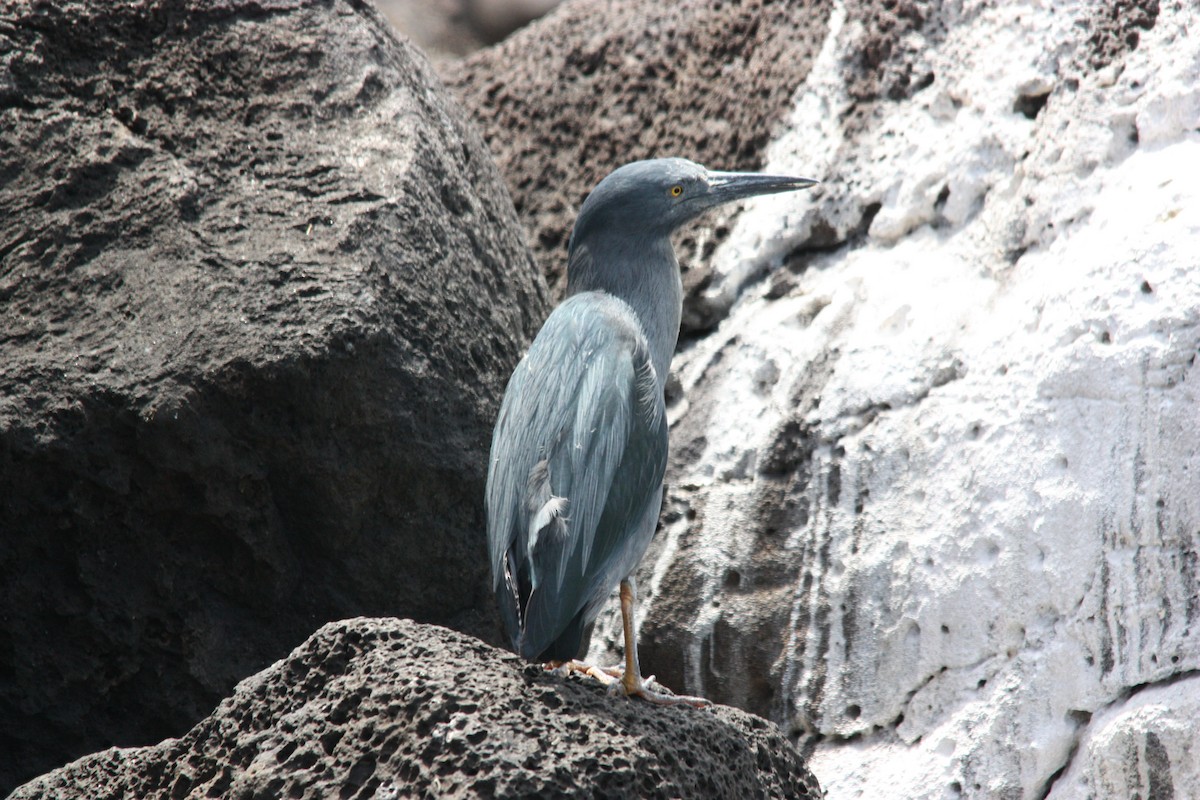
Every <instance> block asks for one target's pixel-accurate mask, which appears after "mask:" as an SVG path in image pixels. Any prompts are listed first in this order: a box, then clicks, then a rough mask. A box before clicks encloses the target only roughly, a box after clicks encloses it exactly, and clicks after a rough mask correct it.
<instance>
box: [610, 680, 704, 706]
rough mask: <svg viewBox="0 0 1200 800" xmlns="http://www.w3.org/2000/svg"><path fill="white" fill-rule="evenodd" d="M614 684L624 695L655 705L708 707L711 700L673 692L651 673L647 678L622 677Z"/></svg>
mask: <svg viewBox="0 0 1200 800" xmlns="http://www.w3.org/2000/svg"><path fill="white" fill-rule="evenodd" d="M614 686H616V687H618V691H620V692H621V693H622V694H624V695H625V696H626V697H640V698H642V699H643V700H645V701H646V702H647V703H654V704H655V705H657V706H691V707H692V708H708V707H710V706H711V705H712V701H711V700H706V699H705V698H703V697H693V696H691V695H686V694H675V693H674V692H672V691H671V690H670V689H668V688H667V687H665V686H663V685H662V684H661V683H659V682H658V681H657V680H655V679H654V676H653V675H651V676H650V677H649V678H637V677H633V678H625V677H622V678H621V680H620V681H619V682H614ZM609 691H610V692H612V691H613V686H610V687H609Z"/></svg>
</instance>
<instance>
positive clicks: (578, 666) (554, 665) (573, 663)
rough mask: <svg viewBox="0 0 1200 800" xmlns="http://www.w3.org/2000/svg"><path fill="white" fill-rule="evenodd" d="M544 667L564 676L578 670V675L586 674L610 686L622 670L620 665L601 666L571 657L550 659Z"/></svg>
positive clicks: (616, 680) (619, 676)
mask: <svg viewBox="0 0 1200 800" xmlns="http://www.w3.org/2000/svg"><path fill="white" fill-rule="evenodd" d="M546 669H548V670H553V671H554V672H556V673H558V674H559V675H562V676H563V677H564V678H565V677H566V676H568V675H570V674H571V673H572V672H578V673H579V674H580V675H588V676H590V677H592V678H595V679H596V680H598V681H600V682H601V683H603V684H604V685H605V686H611V685H612V684H614V683H617V682H618V681H619V680H620V679H621V675H622V673H623V672H624V670H623V669H622V668H621V667H601V666H600V665H598V664H589V663H587V662H586V661H580V660H578V659H572V660H570V661H550V662H548V663H547V664H546Z"/></svg>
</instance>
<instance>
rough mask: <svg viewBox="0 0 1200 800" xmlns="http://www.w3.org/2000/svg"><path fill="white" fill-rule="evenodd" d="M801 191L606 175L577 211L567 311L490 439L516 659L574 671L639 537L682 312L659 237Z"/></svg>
mask: <svg viewBox="0 0 1200 800" xmlns="http://www.w3.org/2000/svg"><path fill="white" fill-rule="evenodd" d="M813 183H815V182H814V181H811V180H808V179H804V178H784V177H775V176H766V175H757V174H754V173H721V172H710V171H709V170H706V169H704V168H703V167H701V166H700V165H698V164H694V163H692V162H690V161H686V160H684V159H677V158H672V159H658V160H654V161H639V162H635V163H633V164H628V165H626V166H624V167H621V168H620V169H618V170H616V171H615V172H613V173H612V174H610V175H609V176H608V177H607V178H605V179H604V180H603V181H601V182H600V184H599V185H598V186H597V187H596V188H595V189H594V190H593V191H592V193H591V194H590V195H589V196H588V198H587V200H586V201H585V202H584V204H583V208H582V209H581V210H580V213H579V217H578V219H577V220H576V223H575V229H574V231H573V232H572V234H571V242H570V246H569V255H568V263H567V297H566V299H565V300H564V301H563V302H562V303H561V304H560V305H559V306H558V307H557V308H556V309H554V311H553V313H551V314H550V316H549V318H547V320H546V322H545V324H544V326H543V327H542V329H541V331H540V332H539V333H538V335H537V337H536V339H535V340H534V342H533V344H532V345H531V346H530V348H529V352H528V354H527V355H526V356H525V358H524V359H522V361H521V362H520V364H518V365H517V368H516V370H515V371H514V372H513V375H512V378H511V380H510V381H509V384H508V389H507V390H506V392H505V395H504V401H503V403H502V405H501V409H500V415H499V417H498V419H497V421H496V428H495V432H494V434H493V438H492V452H491V462H490V464H489V470H488V481H487V498H486V499H487V511H488V545H489V554H490V558H491V568H492V587H493V590H494V592H495V594H496V599H497V602H498V603H499V607H500V612H501V618H502V619H503V621H504V625H505V628H506V630H507V632H508V635H509V637H510V641H511V644H512V647H513V649H514V650H515V651H516V652H517V653H519V654H520V655H522V656H523V657H525V658H526V659H529V660H531V661H551V660H553V661H566V660H569V659H572V658H575V657H577V656H578V655H579V653H580V651H581V650H582V649H583V648H584V647H585V646H586V645H587V639H588V638H589V635H590V631H591V627H592V623H593V622H594V621H595V619H596V616H597V614H598V613H599V611H600V608H601V606H602V605H603V604H604V601H605V600H606V599H607V597H608V595H609V594H610V593H611V592H612V590H613V589H614V588H615V587H616V585H617V584H618V583H619V582H621V581H622V580H623V579H625V578H626V577H627V576H629V575H630V574H631V573H632V572H633V571H634V569H635V568H636V567H637V564H638V561H640V560H641V558H642V555H643V554H644V553H645V551H646V547H647V546H648V545H649V543H650V540H651V538H652V537H653V536H654V530H655V526H656V523H657V521H658V513H659V509H660V506H661V503H662V480H663V473H664V471H665V469H666V463H667V420H666V409H665V406H664V402H663V387H664V385H665V383H666V379H667V374H668V371H669V369H670V363H671V356H672V354H673V352H674V350H675V344H676V339H677V337H678V334H679V320H680V314H681V311H682V302H683V287H682V284H681V282H680V276H679V266H678V262H677V261H676V259H675V253H674V250H673V249H672V247H671V242H670V238H669V237H670V234H671V232H672V231H674V230H675V229H676V228H678V227H679V226H680V225H682V224H684V223H685V222H687V221H688V220H690V219H693V218H695V217H696V216H699V215H700V214H701V213H703V212H704V211H705V210H707V209H709V208H712V207H713V206H716V205H720V204H721V203H725V202H729V201H732V200H737V199H740V198H743V197H748V196H751V195H757V194H769V193H773V192H781V191H790V190H794V189H800V188H804V187H806V186H810V185H812V184H813ZM631 645H632V646H636V645H634V644H633V643H629V642H627V643H626V647H627V650H628V648H629V647H630V646H631ZM639 680H640V677H639Z"/></svg>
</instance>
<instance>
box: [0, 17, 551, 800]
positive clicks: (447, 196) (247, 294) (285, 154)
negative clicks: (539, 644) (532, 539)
mask: <svg viewBox="0 0 1200 800" xmlns="http://www.w3.org/2000/svg"><path fill="white" fill-rule="evenodd" d="M544 293H545V289H544V285H543V284H542V283H541V282H540V279H539V278H538V276H537V272H536V267H535V265H534V263H533V262H532V260H531V258H530V257H529V254H528V252H527V250H526V249H525V248H524V245H523V235H522V232H521V231H520V229H519V226H518V222H517V219H516V216H515V214H514V213H513V210H512V206H511V203H510V201H509V199H508V196H507V194H506V192H505V190H504V187H503V183H502V181H501V180H500V178H499V177H498V175H497V173H496V170H495V166H494V164H493V163H492V161H491V159H490V158H489V157H488V155H487V152H486V149H485V147H484V145H483V143H482V141H481V140H480V138H479V136H478V135H477V134H476V133H475V132H474V130H473V128H471V127H470V126H469V125H467V124H466V123H465V121H464V119H463V116H462V113H461V111H459V110H458V108H457V106H455V105H454V103H453V102H452V101H450V100H448V99H447V96H446V95H445V94H444V92H443V91H442V89H441V88H440V84H439V83H438V82H437V80H436V78H434V77H433V76H432V74H431V72H430V70H429V67H428V64H427V63H426V61H425V59H424V57H423V56H421V55H420V54H419V53H418V52H416V51H415V50H413V49H412V48H410V47H409V46H407V45H405V44H402V43H400V42H398V41H397V40H396V38H395V36H394V35H393V34H392V33H391V31H390V29H389V28H388V27H387V25H386V23H384V22H383V21H382V20H381V19H380V18H379V17H378V15H377V14H376V13H375V12H374V11H373V10H371V8H370V6H369V5H368V4H364V3H357V2H348V1H343V0H336V1H335V2H302V1H301V0H254V1H253V2H251V1H250V0H246V1H245V2H242V0H204V1H201V0H195V1H194V2H193V1H192V0H135V1H134V2H121V3H110V2H107V0H89V1H88V2H83V1H82V0H71V1H69V2H54V3H43V2H36V3H29V2H0V532H2V535H0V574H2V575H3V580H0V609H3V612H2V613H0V752H3V754H4V755H3V757H0V794H3V793H4V792H5V790H6V789H7V788H11V786H13V785H14V783H15V782H17V781H19V780H24V779H28V778H30V777H32V776H34V775H36V774H38V773H39V772H42V771H44V770H46V769H49V768H51V767H53V766H56V765H59V764H61V763H63V762H64V761H66V760H68V759H69V758H73V757H76V756H79V755H81V754H83V753H86V752H90V751H92V750H95V749H98V748H100V747H106V746H110V745H112V744H145V743H148V742H153V741H158V740H159V739H161V738H163V737H165V736H168V735H178V734H179V732H180V731H183V730H186V729H187V728H188V727H190V726H191V725H192V724H194V723H195V722H196V721H197V720H199V719H200V718H202V717H203V715H204V714H205V713H207V712H208V710H210V709H211V708H212V706H213V704H215V703H216V702H217V701H218V700H219V699H220V698H221V697H223V696H225V695H226V694H228V692H229V691H230V690H231V689H232V687H233V686H234V684H235V682H236V681H237V680H239V679H241V678H243V677H245V676H246V675H249V674H251V673H253V672H254V671H256V670H258V669H261V668H262V667H263V666H265V665H267V664H269V663H271V662H272V661H273V660H275V659H278V658H280V657H282V656H283V655H284V654H286V653H287V652H288V651H289V650H290V649H291V648H293V647H294V646H295V645H296V644H297V643H298V642H300V641H302V640H303V639H304V637H306V636H308V635H309V634H311V633H312V631H313V630H314V629H315V628H316V627H317V626H318V625H319V624H321V623H322V622H324V621H326V620H329V619H339V618H343V617H346V616H354V615H357V614H363V613H374V614H403V615H409V616H413V617H416V618H419V619H422V620H428V621H435V622H440V623H447V624H452V625H455V626H457V627H459V628H462V629H467V630H473V631H476V632H478V633H480V634H481V635H484V636H488V635H491V633H492V631H493V630H494V627H493V621H492V620H491V619H490V618H489V616H488V615H489V614H491V613H492V612H491V603H490V593H489V592H488V591H487V558H486V553H485V547H484V543H483V534H482V531H483V529H484V524H483V517H482V508H481V505H482V504H481V499H480V498H481V497H482V492H483V481H484V475H485V465H486V453H487V448H488V444H489V441H490V428H491V424H492V420H493V417H494V414H495V410H496V408H497V405H498V399H499V397H500V395H501V393H502V391H503V387H504V382H505V381H506V380H507V377H508V375H509V372H510V371H511V368H512V366H513V364H514V363H515V362H516V359H517V358H518V357H519V355H520V352H521V350H522V349H523V347H524V345H525V343H526V342H527V341H528V339H529V338H530V337H531V335H532V333H533V332H534V331H535V330H536V326H537V325H538V324H540V321H541V318H542V316H543V315H544V313H545V301H544Z"/></svg>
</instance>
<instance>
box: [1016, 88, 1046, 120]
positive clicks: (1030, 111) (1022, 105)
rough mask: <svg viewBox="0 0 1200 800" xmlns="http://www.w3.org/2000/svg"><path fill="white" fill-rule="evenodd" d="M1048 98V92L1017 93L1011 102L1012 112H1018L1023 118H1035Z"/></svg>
mask: <svg viewBox="0 0 1200 800" xmlns="http://www.w3.org/2000/svg"><path fill="white" fill-rule="evenodd" d="M1049 99H1050V93H1049V92H1044V93H1042V94H1022V95H1017V99H1016V100H1015V101H1014V102H1013V113H1014V114H1020V115H1021V116H1023V117H1025V119H1037V116H1038V114H1040V113H1042V109H1043V108H1045V107H1046V101H1048V100H1049Z"/></svg>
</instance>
